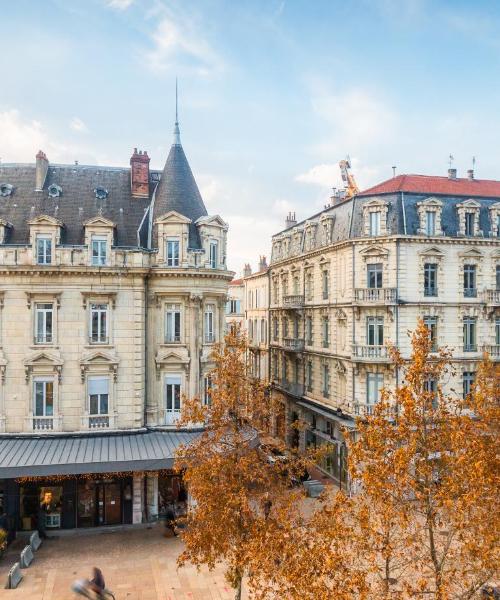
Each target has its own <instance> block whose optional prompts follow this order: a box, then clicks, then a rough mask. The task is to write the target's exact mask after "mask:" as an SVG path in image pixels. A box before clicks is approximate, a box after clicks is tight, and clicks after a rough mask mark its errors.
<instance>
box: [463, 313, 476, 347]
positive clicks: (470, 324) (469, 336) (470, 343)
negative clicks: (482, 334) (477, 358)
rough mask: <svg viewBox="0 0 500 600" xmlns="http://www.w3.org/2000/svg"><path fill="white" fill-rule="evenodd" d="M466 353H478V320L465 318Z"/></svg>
mask: <svg viewBox="0 0 500 600" xmlns="http://www.w3.org/2000/svg"><path fill="white" fill-rule="evenodd" d="M464 352H477V345H476V319H475V318H474V317H465V318H464Z"/></svg>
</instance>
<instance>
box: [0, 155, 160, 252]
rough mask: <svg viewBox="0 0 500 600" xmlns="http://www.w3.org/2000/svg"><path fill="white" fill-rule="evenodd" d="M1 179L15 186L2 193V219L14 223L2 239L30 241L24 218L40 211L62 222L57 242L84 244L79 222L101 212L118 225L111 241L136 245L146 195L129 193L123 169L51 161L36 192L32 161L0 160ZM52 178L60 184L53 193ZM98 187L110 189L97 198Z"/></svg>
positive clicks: (27, 219) (127, 179)
mask: <svg viewBox="0 0 500 600" xmlns="http://www.w3.org/2000/svg"><path fill="white" fill-rule="evenodd" d="M0 183H10V184H12V185H13V186H14V189H13V193H12V194H11V195H10V196H1V197H0V218H1V219H5V220H6V221H8V222H10V223H12V225H13V227H12V228H9V234H8V238H7V240H6V242H7V243H10V244H28V243H29V227H28V224H27V222H28V221H30V220H31V219H33V218H34V217H36V216H38V215H41V214H45V215H49V216H52V217H56V218H57V219H59V220H60V221H62V222H63V223H64V228H63V231H62V236H61V243H63V244H75V245H79V244H83V242H84V228H83V224H84V223H85V221H88V220H89V219H91V218H92V217H95V216H96V215H98V214H102V216H103V217H105V218H106V219H109V220H110V221H113V223H115V224H116V232H115V236H116V237H115V242H114V243H115V245H117V246H137V230H138V228H139V225H140V224H141V221H142V219H143V217H144V213H145V211H146V210H147V209H148V207H149V203H150V200H149V199H148V198H132V195H131V191H130V169H127V168H113V167H97V166H85V165H52V164H51V165H49V170H48V173H47V178H46V181H45V185H44V189H43V191H41V192H35V165H34V164H32V165H19V164H13V165H9V164H0ZM53 183H54V184H57V185H59V186H61V187H62V195H61V196H59V197H57V198H50V197H49V195H48V192H47V189H48V187H49V186H50V185H51V184H53ZM97 187H103V188H105V189H106V190H108V192H109V193H108V197H107V198H105V199H104V200H98V199H97V198H96V195H95V192H94V190H95V189H96V188H97ZM150 187H154V186H153V185H152V186H150ZM145 243H146V240H145V239H144V236H143V240H142V244H144V245H145Z"/></svg>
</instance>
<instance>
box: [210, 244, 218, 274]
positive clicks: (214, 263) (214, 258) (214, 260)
mask: <svg viewBox="0 0 500 600" xmlns="http://www.w3.org/2000/svg"><path fill="white" fill-rule="evenodd" d="M208 251H209V255H208V256H209V263H210V268H211V269H217V267H218V261H219V242H218V240H210V242H209V246H208Z"/></svg>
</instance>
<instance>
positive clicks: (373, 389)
mask: <svg viewBox="0 0 500 600" xmlns="http://www.w3.org/2000/svg"><path fill="white" fill-rule="evenodd" d="M383 387H384V375H383V373H367V374H366V404H367V405H368V406H374V405H375V404H377V402H379V400H380V392H381V391H382V388H383Z"/></svg>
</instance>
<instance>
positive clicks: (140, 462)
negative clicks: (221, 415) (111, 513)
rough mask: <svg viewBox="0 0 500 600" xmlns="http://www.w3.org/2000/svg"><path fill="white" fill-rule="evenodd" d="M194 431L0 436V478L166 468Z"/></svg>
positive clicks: (193, 436)
mask: <svg viewBox="0 0 500 600" xmlns="http://www.w3.org/2000/svg"><path fill="white" fill-rule="evenodd" d="M197 435H199V433H198V432H196V431H147V430H142V431H139V432H132V433H118V434H113V433H108V434H107V435H106V434H90V435H54V436H52V435H46V436H37V437H33V436H7V435H3V436H0V479H9V478H14V477H27V476H31V477H33V476H50V475H73V474H74V475H78V474H82V473H109V472H116V471H155V470H158V469H170V468H172V466H173V464H174V456H175V451H176V449H177V448H178V447H179V446H180V445H181V444H184V445H186V444H189V443H190V442H191V441H192V440H193V439H194V438H195V437H196V436H197Z"/></svg>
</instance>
